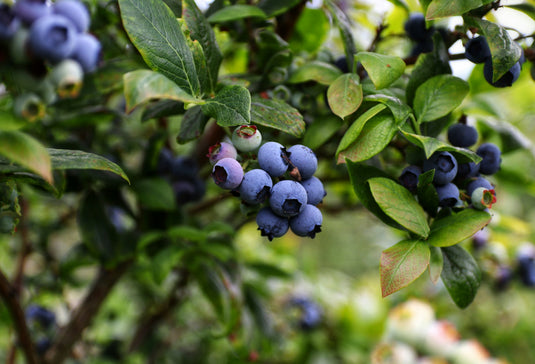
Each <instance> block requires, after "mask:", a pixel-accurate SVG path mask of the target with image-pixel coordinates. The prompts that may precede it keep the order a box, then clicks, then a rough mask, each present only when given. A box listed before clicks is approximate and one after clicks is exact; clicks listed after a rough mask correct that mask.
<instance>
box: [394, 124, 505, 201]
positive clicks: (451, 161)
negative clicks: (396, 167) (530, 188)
mask: <svg viewBox="0 0 535 364" xmlns="http://www.w3.org/2000/svg"><path fill="white" fill-rule="evenodd" d="M448 140H449V142H450V143H451V145H453V146H456V147H461V148H468V147H471V146H473V145H475V144H476V143H477V140H478V132H477V130H476V128H474V127H473V126H470V125H467V124H465V123H456V124H454V125H452V126H450V127H449V128H448ZM476 154H477V155H479V156H480V157H481V158H482V160H481V161H480V162H479V163H477V164H476V163H474V162H466V163H459V162H458V161H457V159H456V158H455V156H454V155H453V154H452V153H450V152H447V151H438V152H435V153H433V155H432V156H431V157H430V158H429V159H426V160H424V161H423V163H422V165H410V166H407V167H405V168H404V169H403V171H402V172H401V175H400V176H399V181H400V183H401V184H402V185H403V186H405V187H406V188H407V189H408V190H409V191H411V192H412V193H417V192H418V180H419V176H420V174H421V173H423V172H427V171H430V170H434V176H433V185H434V187H435V189H436V193H437V196H438V205H439V206H440V207H463V206H464V203H463V200H466V201H469V202H471V206H472V207H474V208H476V209H479V210H485V209H487V208H490V207H492V204H493V203H495V202H496V195H495V191H494V187H493V185H492V184H491V183H490V182H489V181H488V180H487V179H486V178H485V177H483V176H482V175H485V176H489V175H493V174H494V173H496V172H498V170H499V169H500V164H501V151H500V149H499V148H498V147H497V146H496V145H495V144H492V143H482V144H481V145H479V147H478V148H477V150H476Z"/></svg>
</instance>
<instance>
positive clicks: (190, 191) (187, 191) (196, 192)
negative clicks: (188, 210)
mask: <svg viewBox="0 0 535 364" xmlns="http://www.w3.org/2000/svg"><path fill="white" fill-rule="evenodd" d="M171 187H172V188H173V192H174V195H175V201H176V203H177V204H178V205H179V206H180V205H183V204H186V203H188V202H194V201H199V200H200V199H201V198H202V197H203V196H204V193H205V190H206V186H205V184H204V180H202V179H200V178H198V177H197V178H193V179H187V180H176V181H172V182H171Z"/></svg>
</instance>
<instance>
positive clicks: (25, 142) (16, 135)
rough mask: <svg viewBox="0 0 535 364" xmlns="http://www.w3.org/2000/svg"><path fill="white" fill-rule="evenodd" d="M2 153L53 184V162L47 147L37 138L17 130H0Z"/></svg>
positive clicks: (0, 153)
mask: <svg viewBox="0 0 535 364" xmlns="http://www.w3.org/2000/svg"><path fill="white" fill-rule="evenodd" d="M0 155H2V156H4V157H6V158H7V159H8V160H9V161H12V162H15V163H17V164H19V165H20V166H22V167H24V168H28V169H29V170H30V171H32V172H34V173H36V174H38V175H39V176H40V177H42V178H43V179H44V180H45V181H47V182H48V183H50V184H52V183H53V178H52V163H51V161H50V155H49V154H48V151H47V150H46V148H45V147H44V146H43V145H42V144H41V143H40V142H39V141H38V140H37V139H35V138H33V137H31V136H30V135H28V134H26V133H23V132H21V131H17V130H11V131H0Z"/></svg>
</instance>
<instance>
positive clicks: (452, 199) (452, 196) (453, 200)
mask: <svg viewBox="0 0 535 364" xmlns="http://www.w3.org/2000/svg"><path fill="white" fill-rule="evenodd" d="M435 188H436V190H437V195H438V201H439V202H438V204H439V206H442V207H454V206H455V205H457V204H458V203H459V202H460V201H461V200H460V198H459V188H458V187H457V186H456V185H455V184H453V183H448V184H445V185H442V186H436V187H435Z"/></svg>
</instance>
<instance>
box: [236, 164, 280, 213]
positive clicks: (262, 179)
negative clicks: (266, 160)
mask: <svg viewBox="0 0 535 364" xmlns="http://www.w3.org/2000/svg"><path fill="white" fill-rule="evenodd" d="M271 187H273V180H272V179H271V176H270V175H269V174H268V173H267V172H266V171H264V170H263V169H252V170H250V171H248V172H247V173H245V175H244V176H243V180H242V182H241V185H240V197H241V199H242V200H243V201H245V202H246V203H249V204H253V205H254V204H259V203H262V202H264V201H265V200H266V199H267V198H268V197H269V195H270V193H271Z"/></svg>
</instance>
